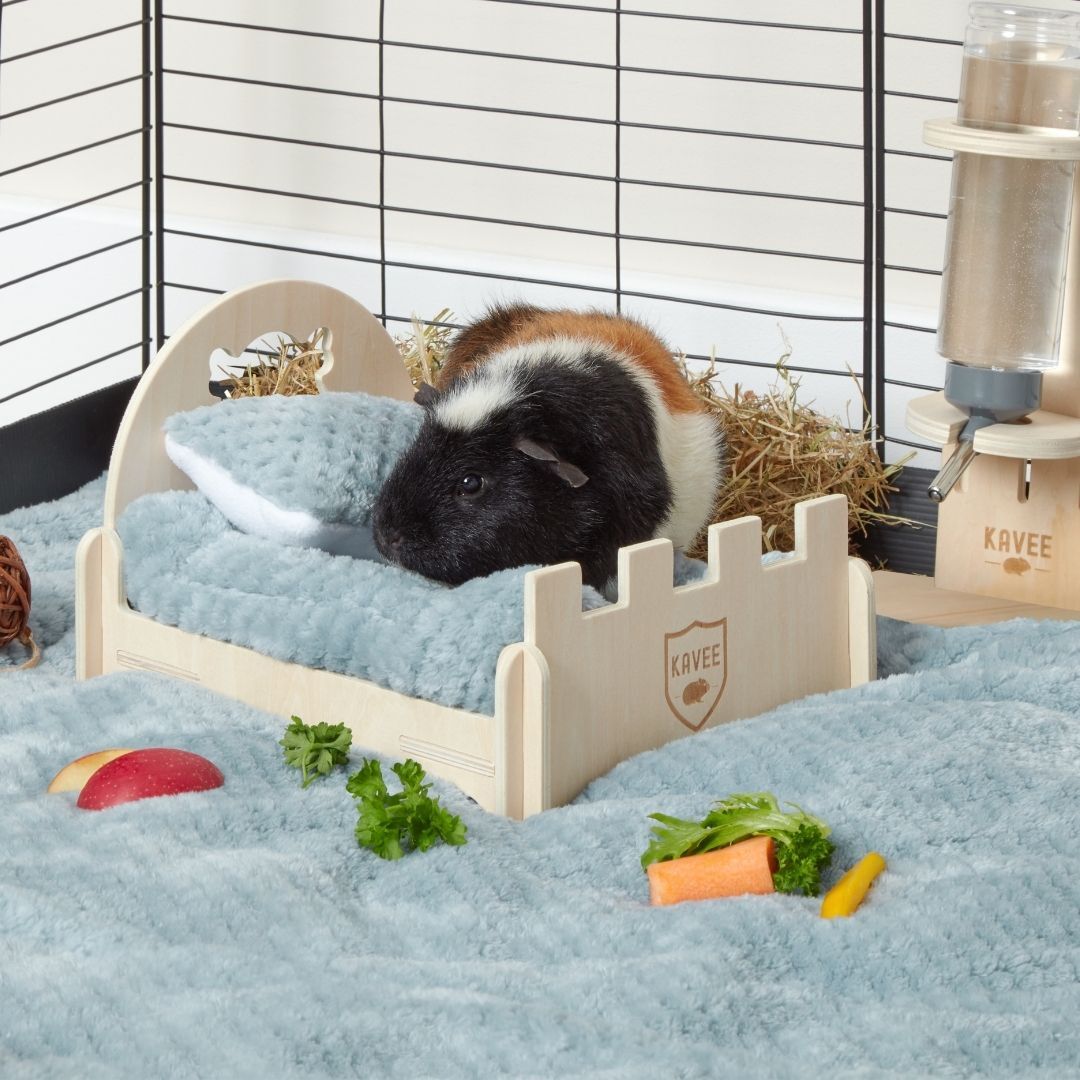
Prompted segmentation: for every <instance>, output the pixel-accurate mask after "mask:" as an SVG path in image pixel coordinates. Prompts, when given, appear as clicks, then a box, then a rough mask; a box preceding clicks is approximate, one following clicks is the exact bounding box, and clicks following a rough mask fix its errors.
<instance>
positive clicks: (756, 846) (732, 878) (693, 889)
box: [645, 836, 776, 904]
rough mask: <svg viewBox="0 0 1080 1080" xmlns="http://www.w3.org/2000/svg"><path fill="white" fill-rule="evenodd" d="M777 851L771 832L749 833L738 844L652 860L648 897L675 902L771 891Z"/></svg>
mask: <svg viewBox="0 0 1080 1080" xmlns="http://www.w3.org/2000/svg"><path fill="white" fill-rule="evenodd" d="M775 869H776V853H775V850H774V845H773V839H772V837H771V836H751V837H750V839H749V840H740V841H739V842H738V843H737V844H731V845H729V846H728V847H723V848H717V849H716V850H715V851H706V852H705V853H704V854H702V855H684V856H683V857H682V858H681V859H671V860H669V861H668V862H654V863H650V865H649V866H648V867H647V868H646V871H645V872H646V873H647V874H648V875H649V901H650V902H651V903H653V904H678V903H680V902H681V901H683V900H712V899H716V898H718V897H721V896H741V895H742V894H743V893H771V892H775V891H776V889H775V887H774V886H773V879H772V876H773V871H774V870H775Z"/></svg>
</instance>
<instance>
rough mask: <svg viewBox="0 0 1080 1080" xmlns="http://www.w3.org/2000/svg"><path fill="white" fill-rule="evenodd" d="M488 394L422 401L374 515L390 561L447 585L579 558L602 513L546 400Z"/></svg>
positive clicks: (468, 384)
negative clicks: (413, 432) (416, 426)
mask: <svg viewBox="0 0 1080 1080" xmlns="http://www.w3.org/2000/svg"><path fill="white" fill-rule="evenodd" d="M488 390H490V388H488ZM488 390H485V387H484V385H483V378H482V377H479V378H477V379H476V380H466V381H465V382H464V383H462V382H459V383H455V384H453V385H452V386H450V387H449V388H447V389H445V390H442V391H434V390H430V389H428V390H427V391H426V392H425V393H424V394H423V395H422V396H420V397H418V400H419V401H420V402H421V404H422V405H423V407H424V409H425V412H426V415H425V418H424V422H423V424H422V425H421V428H420V431H419V432H418V433H417V436H416V439H415V441H414V442H413V444H412V445H411V446H410V447H409V449H408V450H406V452H405V453H404V454H403V455H402V457H401V458H400V459H399V460H398V462H397V464H396V465H395V467H394V469H393V471H392V472H391V474H390V476H389V477H388V478H387V480H386V482H385V484H384V485H383V487H382V490H381V491H380V492H379V495H378V498H377V499H376V502H375V507H374V513H373V517H372V524H373V527H374V535H375V543H376V546H377V547H378V549H379V551H380V552H381V553H382V554H383V555H384V556H385V557H386V558H387V559H388V560H389V561H390V562H393V563H396V564H397V565H399V566H401V567H403V568H405V569H407V570H413V571H416V572H417V573H420V574H423V575H424V576H425V577H429V578H433V579H435V580H437V581H443V582H446V583H448V584H451V585H456V584H459V583H461V582H463V581H467V580H468V579H470V578H474V577H482V576H485V575H487V574H490V573H493V572H495V571H496V570H502V569H506V568H509V567H514V566H525V565H529V564H533V563H548V564H549V563H553V562H562V561H565V560H567V559H575V558H580V553H581V551H582V550H583V549H584V548H586V547H587V546H588V544H589V540H590V536H591V534H592V532H593V530H594V529H595V528H596V526H597V523H598V521H599V520H600V519H601V517H602V515H601V514H600V513H599V512H598V510H597V508H596V507H594V506H593V502H594V501H595V500H594V496H593V494H592V493H591V492H590V484H589V482H588V481H589V477H588V476H587V474H586V472H585V469H584V468H583V465H584V466H585V467H587V463H586V462H583V461H582V462H579V461H578V460H575V458H580V456H581V454H582V453H583V449H582V445H581V444H580V442H579V443H578V445H577V446H571V445H567V443H568V442H573V441H575V440H573V439H571V438H569V437H568V434H567V425H566V423H565V421H560V420H559V419H558V418H556V417H553V416H551V415H550V414H549V409H550V408H552V407H553V406H552V403H550V402H547V401H545V400H535V399H530V398H529V397H528V396H525V397H521V396H518V397H514V396H509V397H507V395H505V394H503V395H502V396H501V397H500V395H498V394H492V393H490V392H488Z"/></svg>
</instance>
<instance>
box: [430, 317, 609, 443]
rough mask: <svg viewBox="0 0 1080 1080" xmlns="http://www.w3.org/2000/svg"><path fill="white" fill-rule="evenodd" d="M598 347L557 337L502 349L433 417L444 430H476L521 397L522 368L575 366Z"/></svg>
mask: <svg viewBox="0 0 1080 1080" xmlns="http://www.w3.org/2000/svg"><path fill="white" fill-rule="evenodd" d="M597 348H598V346H597V344H595V343H593V342H588V341H579V340H576V339H574V338H562V337H559V338H545V339H542V340H540V341H535V342H529V343H528V344H526V345H515V346H514V347H513V348H511V349H503V350H502V351H500V352H497V353H495V354H493V355H492V356H491V357H490V358H489V359H488V360H485V361H484V362H483V363H482V364H480V365H479V366H478V367H476V368H474V369H473V371H472V373H471V374H470V375H468V376H467V377H466V378H464V379H462V380H461V381H460V382H459V383H457V384H456V385H455V386H453V387H452V388H451V390H450V392H449V393H448V394H447V396H446V397H445V398H443V400H442V401H440V402H438V403H437V404H436V405H435V408H434V410H433V415H434V417H435V419H436V420H437V421H438V422H439V423H440V424H442V426H443V427H447V428H454V429H456V430H457V431H476V430H477V429H478V428H481V427H483V426H484V424H485V423H486V422H487V419H488V417H490V416H491V414H492V413H494V412H497V411H498V410H499V409H505V408H506V407H507V406H508V405H509V404H511V402H513V401H515V400H516V399H517V398H518V397H520V396H521V389H520V384H519V382H518V378H517V376H518V372H520V371H521V370H522V369H523V368H527V367H531V366H534V365H537V364H544V365H548V364H563V365H566V366H568V367H574V366H576V365H579V364H580V363H581V360H582V357H584V356H585V355H586V354H587V353H590V352H596V350H597ZM605 351H607V350H605Z"/></svg>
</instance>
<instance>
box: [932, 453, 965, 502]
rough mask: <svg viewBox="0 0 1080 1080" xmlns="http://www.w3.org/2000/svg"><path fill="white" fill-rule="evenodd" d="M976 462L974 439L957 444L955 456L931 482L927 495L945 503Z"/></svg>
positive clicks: (935, 500)
mask: <svg viewBox="0 0 1080 1080" xmlns="http://www.w3.org/2000/svg"><path fill="white" fill-rule="evenodd" d="M974 460H975V442H974V439H966V440H964V441H963V442H960V443H957V446H956V451H955V452H954V453H953V456H952V457H951V458H949V460H948V461H946V462H945V464H944V465H943V466H942V467H941V471H940V472H939V473H938V474H937V476H935V477H934V479H933V480H931V481H930V486H929V487H928V488H927V489H926V494H927V495H929V496H930V498H931V499H933V501H934V502H937V503H939V502H944V500H945V496H946V495H948V494H949V492H950V491H952V489H953V487H954V486H955V485H956V481H957V480H959V479H960V477H961V476H963V475H964V470H965V469H966V468H967V467H968V466H969V465H970V464H971V463H972V462H973V461H974Z"/></svg>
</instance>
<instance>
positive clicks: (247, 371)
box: [219, 327, 326, 400]
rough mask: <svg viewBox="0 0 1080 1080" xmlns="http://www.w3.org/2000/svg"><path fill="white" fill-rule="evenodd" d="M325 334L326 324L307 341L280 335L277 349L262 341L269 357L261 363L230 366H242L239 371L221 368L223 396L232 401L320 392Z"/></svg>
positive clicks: (232, 366)
mask: <svg viewBox="0 0 1080 1080" xmlns="http://www.w3.org/2000/svg"><path fill="white" fill-rule="evenodd" d="M325 336H326V327H320V328H319V329H318V330H316V331H315V333H314V334H312V336H311V338H310V339H309V340H308V341H297V340H296V339H295V338H288V339H286V338H283V337H279V338H278V343H277V348H276V349H274V348H273V347H271V346H269V345H267V343H266V342H263V343H262V344H263V346H264V350H263V351H264V352H265V353H266V354H268V355H269V357H270V359H268V360H265V361H263V362H262V363H259V364H245V365H239V364H237V365H230V367H231V368H239V369H240V373H239V374H235V373H234V372H233V371H231V370H229V369H227V368H221V369H220V371H221V373H222V375H224V376H225V381H224V383H221V384H219V385H220V386H221V388H222V390H223V394H224V397H225V398H227V399H229V400H232V399H233V398H241V397H270V395H272V394H317V393H318V392H319V383H318V380H317V378H316V375H317V374H318V372H319V369H320V368H321V367H322V363H323V344H322V343H323V338H324V337H325Z"/></svg>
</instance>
